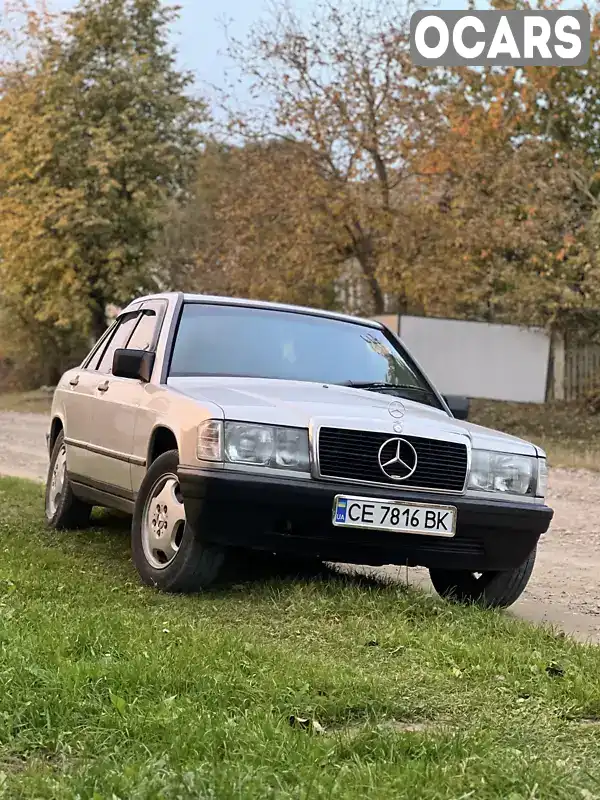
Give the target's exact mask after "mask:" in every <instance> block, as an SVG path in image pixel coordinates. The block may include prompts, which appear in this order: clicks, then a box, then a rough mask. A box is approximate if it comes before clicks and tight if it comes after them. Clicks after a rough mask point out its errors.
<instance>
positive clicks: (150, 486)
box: [131, 450, 232, 594]
mask: <svg viewBox="0 0 600 800" xmlns="http://www.w3.org/2000/svg"><path fill="white" fill-rule="evenodd" d="M178 466H179V454H178V452H177V450H170V451H169V452H167V453H163V455H161V456H159V457H158V458H157V459H156V461H154V463H153V464H152V465H151V466H150V469H149V470H148V472H147V473H146V476H145V477H144V480H143V481H142V485H141V486H140V490H139V492H138V496H137V499H136V503H135V508H134V512H133V521H132V526H131V551H132V558H133V563H134V564H135V567H136V569H137V571H138V573H139V575H140V578H141V579H142V581H143V582H144V583H145V584H147V585H148V586H153V587H155V588H158V589H161V590H162V591H165V592H172V593H181V594H191V593H194V592H200V591H203V590H205V589H210V588H211V587H213V586H215V585H216V584H218V583H220V582H222V581H223V580H224V579H226V577H227V575H228V574H229V567H230V562H231V559H232V554H231V553H230V551H228V549H227V548H225V547H220V546H219V545H216V544H208V543H205V542H204V541H202V540H201V538H200V536H199V532H197V531H195V530H194V529H193V528H192V526H191V525H190V524H189V523H188V522H187V520H186V518H185V508H184V506H183V498H182V497H181V491H180V488H179V480H178V478H177V467H178ZM204 533H205V532H204Z"/></svg>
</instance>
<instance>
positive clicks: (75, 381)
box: [69, 375, 79, 386]
mask: <svg viewBox="0 0 600 800" xmlns="http://www.w3.org/2000/svg"><path fill="white" fill-rule="evenodd" d="M78 384H79V375H76V376H75V377H74V378H71V380H70V381H69V386H77V385H78Z"/></svg>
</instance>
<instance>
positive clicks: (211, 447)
mask: <svg viewBox="0 0 600 800" xmlns="http://www.w3.org/2000/svg"><path fill="white" fill-rule="evenodd" d="M197 455H198V459H199V460H200V461H223V422H222V421H221V420H220V419H207V420H206V422H203V423H202V425H200V426H199V427H198V444H197Z"/></svg>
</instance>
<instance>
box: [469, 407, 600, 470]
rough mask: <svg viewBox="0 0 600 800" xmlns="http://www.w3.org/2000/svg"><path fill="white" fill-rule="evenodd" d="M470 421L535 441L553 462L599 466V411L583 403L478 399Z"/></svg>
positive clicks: (599, 467) (561, 465)
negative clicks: (593, 412)
mask: <svg viewBox="0 0 600 800" xmlns="http://www.w3.org/2000/svg"><path fill="white" fill-rule="evenodd" d="M470 421H471V422H475V423H477V424H479V425H485V426H486V427H488V428H495V429H497V430H501V431H505V432H506V433H510V434H512V435H513V436H519V437H521V438H522V439H527V440H528V441H532V442H534V443H535V444H537V445H539V446H540V447H543V448H544V449H545V450H546V452H547V453H548V458H549V461H550V465H551V466H554V467H571V468H587V469H593V470H600V414H590V413H589V412H588V410H587V409H586V407H585V405H584V404H583V403H546V404H545V405H535V404H528V403H497V402H491V401H488V400H475V401H473V404H472V413H471V417H470Z"/></svg>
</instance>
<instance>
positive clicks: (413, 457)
mask: <svg viewBox="0 0 600 800" xmlns="http://www.w3.org/2000/svg"><path fill="white" fill-rule="evenodd" d="M379 466H380V467H381V471H382V472H383V474H384V475H387V477H388V478H391V479H392V480H393V481H405V480H408V478H410V476H411V475H413V474H414V471H415V470H416V468H417V451H416V450H415V448H414V447H413V446H412V444H411V443H410V442H407V441H406V439H388V440H387V442H384V443H383V444H382V445H381V447H380V448H379Z"/></svg>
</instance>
